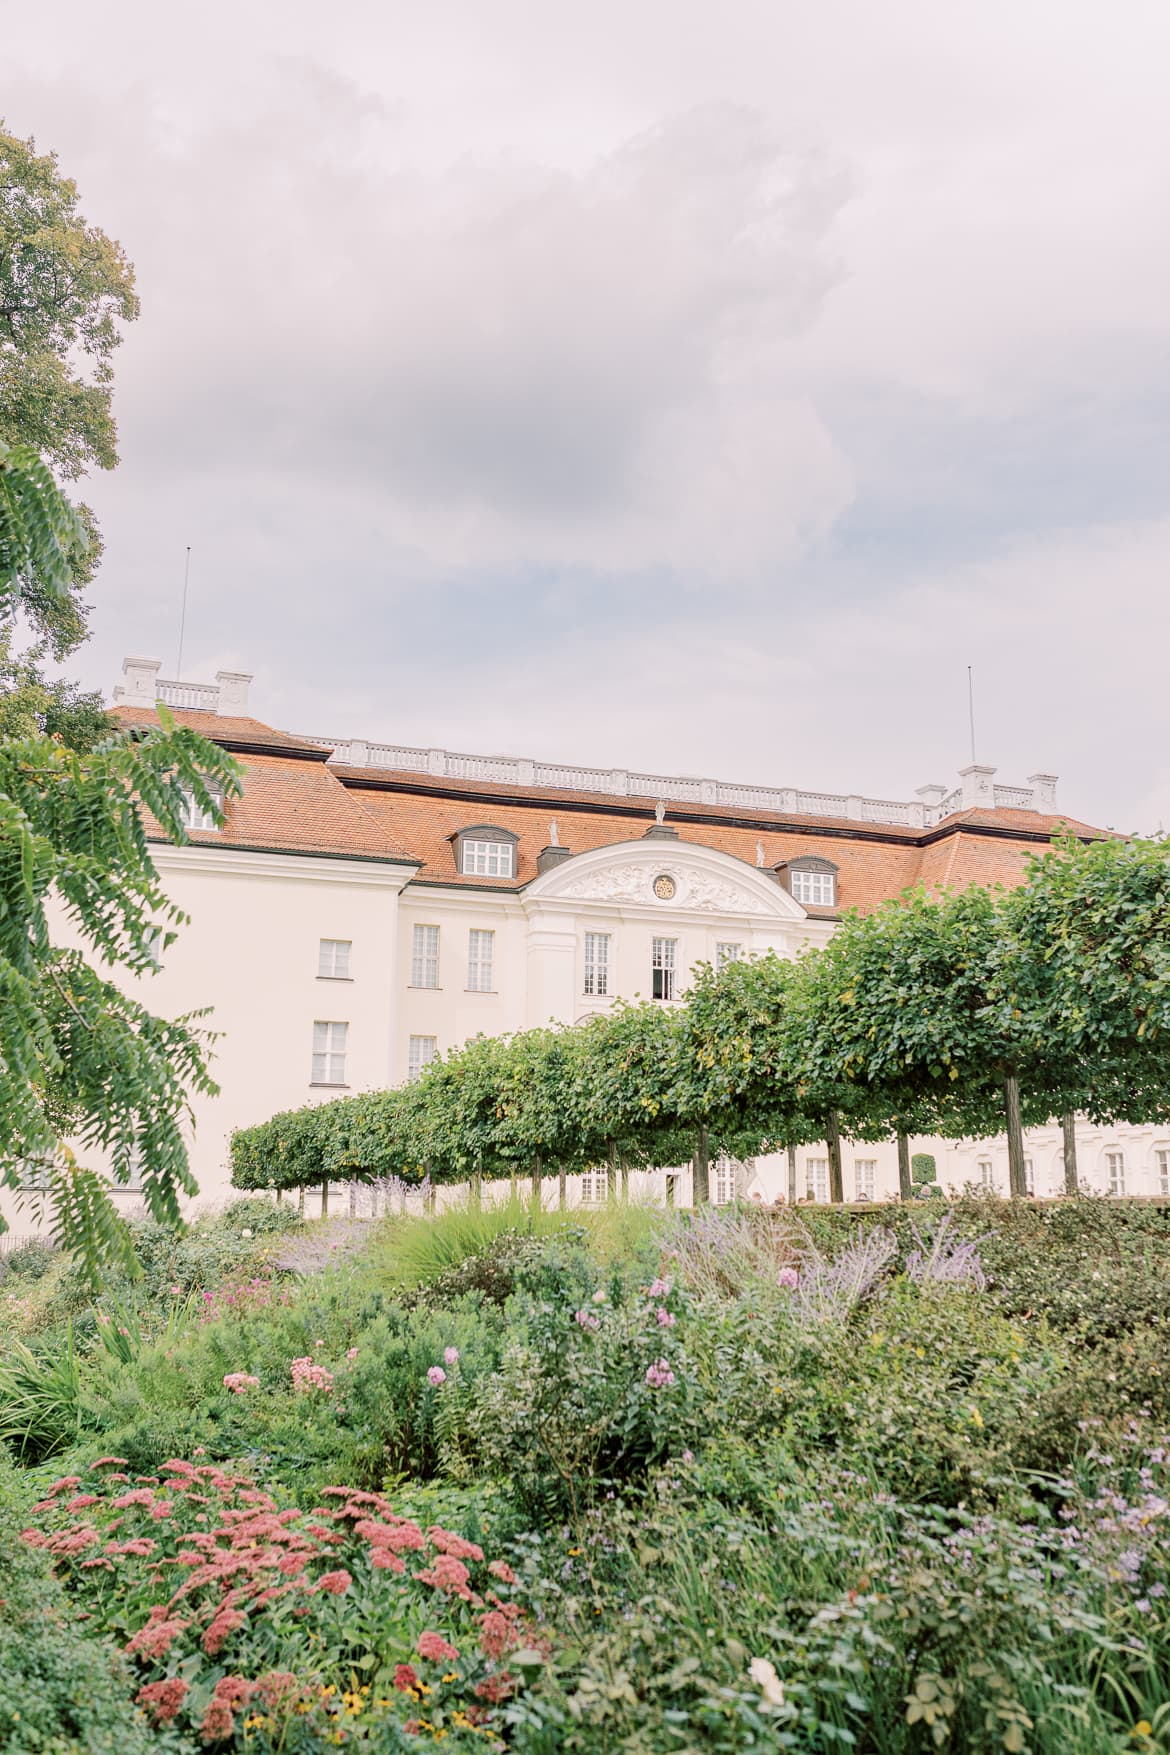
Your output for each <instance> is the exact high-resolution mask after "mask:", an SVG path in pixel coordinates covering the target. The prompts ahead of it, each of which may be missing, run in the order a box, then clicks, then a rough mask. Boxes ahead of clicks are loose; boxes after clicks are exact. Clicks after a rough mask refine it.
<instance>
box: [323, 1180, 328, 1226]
mask: <svg viewBox="0 0 1170 1755" xmlns="http://www.w3.org/2000/svg"><path fill="white" fill-rule="evenodd" d="M321 1217H322V1218H323V1219H327V1218H328V1217H329V1184H328V1183H327V1182H323V1183H322V1184H321Z"/></svg>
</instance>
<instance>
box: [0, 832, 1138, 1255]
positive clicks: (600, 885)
mask: <svg viewBox="0 0 1170 1755" xmlns="http://www.w3.org/2000/svg"><path fill="white" fill-rule="evenodd" d="M156 860H157V864H158V867H159V871H160V874H161V876H162V879H163V883H164V887H165V888H166V891H167V893H168V895H169V896H170V897H171V899H172V900H173V901H174V902H175V903H176V904H177V905H178V906H179V907H180V908H182V909H183V910H184V912H185V913H187V914H188V915H189V916H190V924H189V925H188V926H186V927H183V928H181V929H180V932H179V937H178V939H177V941H176V943H175V944H174V945H173V946H172V947H171V948H170V949H169V951H167V952H165V953H164V955H163V959H162V968H161V969H160V971H159V973H158V974H157V975H156V976H155V977H154V978H152V979H150V980H148V981H143V982H141V983H140V984H139V985H140V987H141V990H142V993H143V997H144V998H145V999H146V1000H147V1003H149V1004H150V1006H151V1008H152V1009H154V1010H156V1011H158V1012H160V1013H163V1014H165V1015H170V1016H176V1015H179V1014H181V1013H184V1012H189V1011H195V1010H198V1009H200V1008H202V1007H207V1006H210V1007H211V1008H213V1015H212V1017H210V1018H209V1019H208V1020H207V1025H208V1027H209V1028H212V1029H214V1030H216V1031H218V1032H219V1033H220V1040H219V1041H218V1042H217V1044H216V1049H215V1060H214V1065H213V1072H214V1075H215V1077H216V1078H217V1080H218V1081H219V1083H220V1085H221V1090H222V1094H221V1095H220V1097H219V1098H217V1099H214V1100H209V1099H197V1101H196V1104H195V1123H196V1125H195V1134H194V1138H193V1141H192V1149H191V1161H192V1167H193V1169H194V1171H195V1174H196V1177H197V1179H198V1182H199V1186H200V1198H201V1202H203V1203H206V1204H214V1203H217V1202H221V1201H223V1200H224V1199H225V1198H227V1197H228V1194H229V1192H230V1169H229V1163H228V1140H229V1137H230V1134H231V1132H232V1131H233V1129H235V1128H237V1127H243V1126H248V1125H251V1124H253V1123H255V1122H258V1121H262V1120H265V1119H266V1118H267V1117H268V1116H270V1115H272V1114H274V1113H276V1112H277V1111H279V1110H284V1109H291V1108H297V1107H300V1106H301V1105H302V1104H304V1103H308V1102H314V1101H325V1100H328V1099H329V1098H331V1097H332V1096H334V1095H336V1094H337V1093H336V1091H334V1090H333V1089H329V1088H320V1087H314V1085H313V1084H312V1080H311V1057H312V1049H313V1025H314V1022H315V1021H317V1020H328V1021H339V1022H344V1023H346V1024H347V1026H348V1031H347V1063H346V1078H345V1085H346V1088H347V1089H348V1090H350V1091H361V1090H371V1089H380V1088H383V1087H384V1086H386V1085H387V1084H397V1083H401V1082H402V1081H403V1080H404V1079H405V1078H406V1076H407V1066H408V1053H409V1039H410V1037H411V1036H412V1035H418V1036H428V1037H433V1038H434V1039H435V1042H436V1044H437V1047H438V1050H439V1051H440V1052H444V1051H446V1050H448V1049H451V1048H454V1047H458V1046H459V1045H460V1044H462V1043H463V1042H465V1041H467V1040H468V1039H469V1038H470V1037H472V1036H475V1035H477V1034H480V1033H483V1034H487V1035H497V1034H500V1033H501V1032H505V1031H514V1030H521V1029H525V1028H528V1027H532V1026H536V1025H542V1024H546V1023H548V1022H550V1021H556V1022H560V1023H572V1022H574V1021H577V1020H579V1019H580V1018H582V1017H585V1016H588V1015H589V1014H590V1013H594V1012H599V1011H604V1010H606V1009H608V1007H609V1006H611V1005H612V1004H613V1001H614V999H615V998H616V997H617V996H619V995H620V996H622V997H625V998H628V999H634V998H637V997H639V996H640V997H643V998H646V997H648V996H649V995H650V992H651V941H652V939H653V938H654V937H655V936H656V935H657V936H669V937H673V938H675V939H676V940H677V968H678V976H679V993H680V994H681V993H684V992H685V990H686V986H687V984H688V974H689V971H690V969H691V968H692V967H693V966H694V965H695V964H696V963H698V962H703V961H707V962H714V961H715V958H716V951H717V946H718V945H719V944H720V943H732V944H737V945H739V946H740V947H741V949H742V954H743V955H745V956H746V955H751V954H753V953H758V952H763V951H766V950H769V949H772V950H775V951H776V952H777V953H778V954H780V955H785V956H790V955H795V954H796V953H797V952H798V951H799V949H800V948H801V946H802V945H804V944H807V943H810V942H811V943H823V942H825V940H826V939H827V938H828V936H829V935H830V933H831V930H832V928H831V926H830V925H829V924H827V923H826V922H824V921H821V920H814V919H811V918H809V917H808V916H807V915H806V914H805V911H804V910H803V909H802V908H801V907H800V906H799V904H797V903H796V902H794V901H793V899H792V898H791V896H789V895H788V894H787V892H786V891H784V890H782V889H781V888H780V886H779V885H778V884H776V883H775V881H774V879H773V878H772V877H771V876H770V874H767V873H765V872H762V871H756V870H753V869H752V868H750V867H747V866H744V865H743V864H742V863H741V862H740V861H738V860H735V859H732V858H731V857H730V856H728V855H725V854H721V853H717V852H715V851H714V850H712V849H708V848H703V847H698V846H696V845H694V844H693V843H674V844H672V843H669V842H645V841H643V842H629V843H623V844H621V845H618V846H616V847H610V848H603V849H598V850H596V851H595V852H592V853H589V854H585V855H580V856H577V857H575V858H573V859H570V860H566V861H564V862H563V863H562V864H561V865H559V866H557V867H556V868H555V869H554V870H553V871H551V872H549V873H547V874H546V875H545V876H544V877H542V878H539V879H537V880H536V881H535V882H534V883H533V884H530V885H529V886H528V888H527V889H526V891H525V892H523V893H522V894H520V895H517V894H516V893H514V892H508V891H499V890H496V891H491V890H487V889H484V890H478V889H474V888H471V887H466V888H460V887H457V886H454V885H452V886H448V887H442V886H438V885H436V886H433V887H431V886H426V885H421V884H414V885H411V884H410V883H409V880H410V878H411V877H412V876H413V867H412V866H407V865H402V866H396V865H393V864H390V863H383V862H379V861H376V860H360V859H326V858H314V857H309V856H304V855H286V854H268V853H254V852H241V851H234V850H232V849H228V848H216V847H214V846H207V845H199V846H192V847H186V848H169V847H160V848H158V849H156ZM663 871H666V872H670V873H672V874H673V875H674V877H675V878H676V880H677V893H676V894H675V895H674V896H673V897H672V898H671V899H670V900H669V901H666V902H663V901H660V900H659V899H658V898H657V897H656V896H655V894H654V891H653V882H654V878H655V876H656V875H658V874H660V873H661V872H663ZM404 886H406V887H404ZM416 925H430V926H437V927H438V929H439V974H438V985H437V987H435V988H419V987H415V986H413V985H412V982H411V973H412V971H411V958H412V938H413V928H414V927H415V926H416ZM472 930H478V931H489V932H493V933H494V934H495V941H494V953H495V954H494V958H493V967H494V977H495V978H494V981H493V985H492V990H491V991H490V992H472V991H470V990H469V988H468V949H469V934H470V932H471V931H472ZM587 931H589V932H603V933H608V934H609V935H610V941H611V944H610V972H611V982H610V992H609V993H608V994H607V995H604V996H599V995H587V994H586V993H585V992H584V938H585V933H586V932H587ZM62 936H63V937H67V936H68V935H67V933H66V932H64V931H62ZM323 938H332V939H341V940H347V941H349V942H350V943H351V945H352V951H351V963H350V971H351V973H350V979H349V980H347V981H335V980H327V979H321V978H320V977H319V976H318V973H317V970H318V950H319V944H320V941H321V939H323ZM912 1150H914V1151H923V1150H924V1151H930V1152H933V1154H934V1156H935V1157H936V1160H937V1164H938V1172H937V1180H938V1181H939V1182H940V1183H941V1184H942V1186H943V1187H944V1188H947V1189H953V1190H955V1191H959V1190H961V1189H962V1188H963V1187H964V1186H965V1185H968V1184H972V1185H974V1184H978V1183H980V1182H981V1180H982V1172H981V1168H980V1167H981V1165H982V1164H984V1163H990V1164H991V1166H992V1171H991V1175H992V1183H993V1186H995V1187H996V1188H998V1190H999V1191H1000V1192H1001V1193H1006V1191H1007V1152H1006V1144H1005V1142H1004V1141H1003V1140H1002V1139H999V1140H994V1141H991V1142H958V1143H952V1142H945V1141H930V1140H915V1141H914V1142H913V1144H912ZM1060 1151H1061V1139H1060V1132H1059V1129H1058V1128H1048V1129H1038V1130H1033V1131H1032V1132H1030V1133H1029V1134H1028V1135H1027V1155H1028V1156H1029V1157H1030V1159H1031V1160H1032V1163H1033V1167H1034V1185H1035V1190H1036V1193H1037V1194H1038V1195H1040V1196H1047V1195H1055V1194H1057V1193H1059V1192H1061V1190H1062V1188H1063V1171H1062V1169H1061V1165H1060ZM1110 1152H1115V1153H1116V1152H1120V1153H1121V1154H1122V1156H1123V1159H1124V1170H1125V1192H1126V1193H1127V1194H1131V1195H1155V1194H1159V1193H1163V1194H1164V1193H1170V1186H1165V1185H1164V1184H1165V1183H1166V1182H1167V1179H1168V1178H1170V1130H1167V1132H1166V1133H1165V1134H1162V1133H1155V1132H1153V1131H1151V1130H1139V1129H1132V1128H1131V1129H1127V1128H1119V1129H1113V1130H1102V1129H1092V1128H1088V1127H1084V1128H1082V1129H1081V1130H1080V1133H1079V1172H1080V1176H1081V1180H1082V1182H1083V1183H1084V1184H1086V1185H1087V1186H1089V1187H1092V1188H1096V1189H1098V1190H1101V1191H1103V1192H1104V1191H1107V1189H1108V1186H1109V1178H1108V1165H1107V1154H1108V1153H1110ZM1159 1152H1163V1153H1165V1154H1166V1156H1165V1157H1164V1158H1163V1159H1159V1157H1158V1153H1159ZM826 1157H827V1151H826V1149H825V1148H824V1147H820V1148H818V1147H804V1146H802V1147H801V1148H799V1151H798V1154H797V1165H798V1173H797V1198H798V1199H799V1200H803V1199H804V1198H805V1195H806V1191H807V1189H808V1188H809V1187H810V1186H811V1185H812V1180H813V1178H812V1173H811V1171H810V1165H811V1163H812V1162H813V1161H814V1160H818V1159H824V1158H826ZM858 1160H869V1161H873V1163H874V1165H875V1169H874V1175H873V1189H874V1198H876V1199H882V1198H884V1197H887V1196H892V1195H895V1194H896V1193H897V1188H898V1178H897V1160H896V1153H895V1149H894V1146H893V1144H892V1142H891V1143H888V1144H879V1145H868V1144H861V1143H858V1144H856V1145H854V1144H853V1143H851V1142H848V1141H846V1142H844V1143H843V1165H844V1184H845V1195H846V1198H847V1199H851V1198H852V1197H853V1195H854V1192H855V1165H856V1163H857V1161H858ZM741 1184H742V1191H743V1192H745V1193H748V1194H749V1195H758V1196H759V1197H760V1198H761V1199H764V1200H768V1201H770V1200H774V1199H777V1198H786V1197H787V1192H788V1166H787V1160H786V1158H785V1157H784V1156H782V1155H778V1156H773V1157H770V1158H762V1159H760V1160H759V1161H758V1162H757V1163H755V1164H754V1165H753V1166H751V1167H750V1170H749V1173H748V1175H747V1176H746V1177H745V1178H741ZM572 1186H573V1189H574V1191H575V1193H578V1192H579V1183H578V1181H577V1179H573V1182H572ZM630 1186H631V1192H632V1194H634V1195H635V1197H641V1198H652V1199H659V1200H660V1199H664V1198H665V1196H666V1192H667V1177H666V1175H665V1174H664V1173H661V1172H657V1173H653V1174H647V1175H644V1176H643V1175H640V1174H638V1173H634V1174H633V1175H632V1177H631V1184H630ZM672 1186H673V1191H674V1195H675V1198H676V1199H677V1201H678V1202H679V1203H680V1204H685V1203H686V1202H689V1200H690V1173H689V1169H687V1168H685V1167H684V1169H683V1170H682V1171H681V1172H680V1173H679V1174H678V1175H677V1176H676V1177H675V1178H674V1180H673V1184H672ZM553 1187H554V1188H555V1184H553ZM134 1198H135V1197H134V1196H132V1195H131V1194H129V1193H125V1194H121V1195H119V1199H120V1200H123V1201H125V1202H127V1203H130V1202H132V1201H133V1200H134ZM548 1198H553V1197H552V1196H551V1195H550V1194H546V1199H548ZM3 1200H4V1205H3V1209H2V1210H3V1211H4V1212H5V1215H6V1216H7V1217H8V1219H9V1222H10V1223H11V1224H13V1226H14V1229H17V1230H21V1231H27V1230H29V1229H32V1228H33V1227H32V1225H31V1224H30V1222H29V1219H28V1215H27V1213H25V1214H23V1215H19V1216H18V1215H17V1214H16V1213H15V1212H14V1210H13V1202H12V1199H11V1197H10V1196H7V1195H5V1196H4V1197H3Z"/></svg>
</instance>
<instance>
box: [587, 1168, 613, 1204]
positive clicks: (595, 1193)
mask: <svg viewBox="0 0 1170 1755" xmlns="http://www.w3.org/2000/svg"><path fill="white" fill-rule="evenodd" d="M608 1199H609V1171H608V1170H583V1171H582V1172H581V1205H582V1206H583V1207H603V1206H604V1205H605V1203H606V1201H607V1200H608Z"/></svg>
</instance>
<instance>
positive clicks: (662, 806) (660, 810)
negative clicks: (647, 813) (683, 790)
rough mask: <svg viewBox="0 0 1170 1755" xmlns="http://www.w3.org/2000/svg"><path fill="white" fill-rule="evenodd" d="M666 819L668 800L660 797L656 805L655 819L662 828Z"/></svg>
mask: <svg viewBox="0 0 1170 1755" xmlns="http://www.w3.org/2000/svg"><path fill="white" fill-rule="evenodd" d="M665 820H666V800H665V799H662V798H660V799H659V800H658V803H657V804H656V805H655V806H654V821H655V822H656V823H657V824H658V827H659V828H661V827H662V824H663V822H664V821H665Z"/></svg>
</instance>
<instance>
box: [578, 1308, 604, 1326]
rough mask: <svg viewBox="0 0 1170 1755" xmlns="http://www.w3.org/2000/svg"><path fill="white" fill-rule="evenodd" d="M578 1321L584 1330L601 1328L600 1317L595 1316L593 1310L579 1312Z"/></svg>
mask: <svg viewBox="0 0 1170 1755" xmlns="http://www.w3.org/2000/svg"><path fill="white" fill-rule="evenodd" d="M576 1320H577V1323H578V1325H579V1327H581V1328H584V1329H594V1328H600V1327H601V1318H600V1316H594V1314H593V1312H592V1310H578V1312H577V1318H576Z"/></svg>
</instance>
